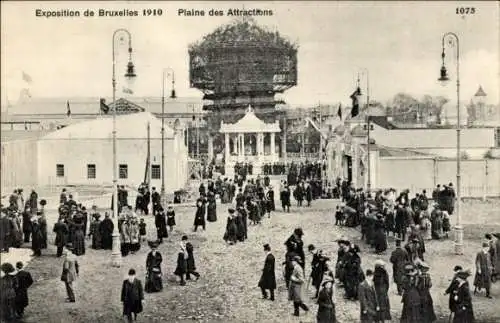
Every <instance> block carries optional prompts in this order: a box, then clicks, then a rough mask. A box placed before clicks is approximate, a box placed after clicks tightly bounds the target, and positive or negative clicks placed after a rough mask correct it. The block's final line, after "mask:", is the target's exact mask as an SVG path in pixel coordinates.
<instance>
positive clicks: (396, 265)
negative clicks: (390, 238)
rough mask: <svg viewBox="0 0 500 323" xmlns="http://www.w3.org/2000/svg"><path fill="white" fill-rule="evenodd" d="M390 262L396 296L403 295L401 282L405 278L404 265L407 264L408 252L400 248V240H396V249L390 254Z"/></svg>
mask: <svg viewBox="0 0 500 323" xmlns="http://www.w3.org/2000/svg"><path fill="white" fill-rule="evenodd" d="M390 261H391V263H392V276H393V280H394V283H396V286H397V290H398V295H401V294H402V293H403V280H404V276H405V269H404V268H405V265H406V264H407V263H408V261H409V259H408V252H407V251H406V250H405V249H403V248H401V240H400V239H397V240H396V249H395V250H394V251H393V252H392V254H391V258H390Z"/></svg>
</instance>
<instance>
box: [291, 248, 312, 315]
mask: <svg viewBox="0 0 500 323" xmlns="http://www.w3.org/2000/svg"><path fill="white" fill-rule="evenodd" d="M300 261H301V257H300V256H295V257H294V258H293V260H292V266H293V271H292V275H291V277H290V286H289V287H288V300H290V301H293V308H294V311H293V315H294V316H299V315H300V314H299V310H300V309H301V308H302V309H303V310H304V311H306V312H308V311H309V307H307V305H306V304H304V302H303V301H302V286H303V285H304V281H305V279H304V269H303V268H302V266H301V265H300Z"/></svg>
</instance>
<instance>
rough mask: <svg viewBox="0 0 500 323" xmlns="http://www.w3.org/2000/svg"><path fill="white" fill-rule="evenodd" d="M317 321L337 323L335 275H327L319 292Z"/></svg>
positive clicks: (320, 322) (318, 322) (319, 322)
mask: <svg viewBox="0 0 500 323" xmlns="http://www.w3.org/2000/svg"><path fill="white" fill-rule="evenodd" d="M316 320H317V323H335V322H337V319H336V315H335V291H334V279H333V275H330V274H327V275H325V277H324V279H323V282H322V283H321V288H320V291H319V293H318V313H317V314H316Z"/></svg>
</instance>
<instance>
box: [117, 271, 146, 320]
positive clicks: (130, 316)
mask: <svg viewBox="0 0 500 323" xmlns="http://www.w3.org/2000/svg"><path fill="white" fill-rule="evenodd" d="M143 300H144V291H143V289H142V282H141V281H140V280H139V279H137V277H135V269H130V270H129V271H128V277H127V279H125V280H124V281H123V284H122V292H121V302H122V303H123V316H126V317H127V321H128V322H129V323H130V322H133V321H136V320H137V314H139V313H141V312H142V311H143V306H142V301H143Z"/></svg>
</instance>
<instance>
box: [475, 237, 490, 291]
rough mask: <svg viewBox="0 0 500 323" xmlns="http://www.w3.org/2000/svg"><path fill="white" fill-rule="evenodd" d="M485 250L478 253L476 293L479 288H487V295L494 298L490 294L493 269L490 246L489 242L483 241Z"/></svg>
mask: <svg viewBox="0 0 500 323" xmlns="http://www.w3.org/2000/svg"><path fill="white" fill-rule="evenodd" d="M482 246H483V250H481V251H480V252H478V253H477V255H476V276H475V277H474V286H475V288H474V295H476V294H477V292H478V290H479V291H481V289H483V288H484V289H485V290H486V297H487V298H492V297H491V295H490V288H491V273H492V270H493V267H492V264H491V257H490V253H489V250H490V246H489V244H488V243H487V242H483V245H482Z"/></svg>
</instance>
